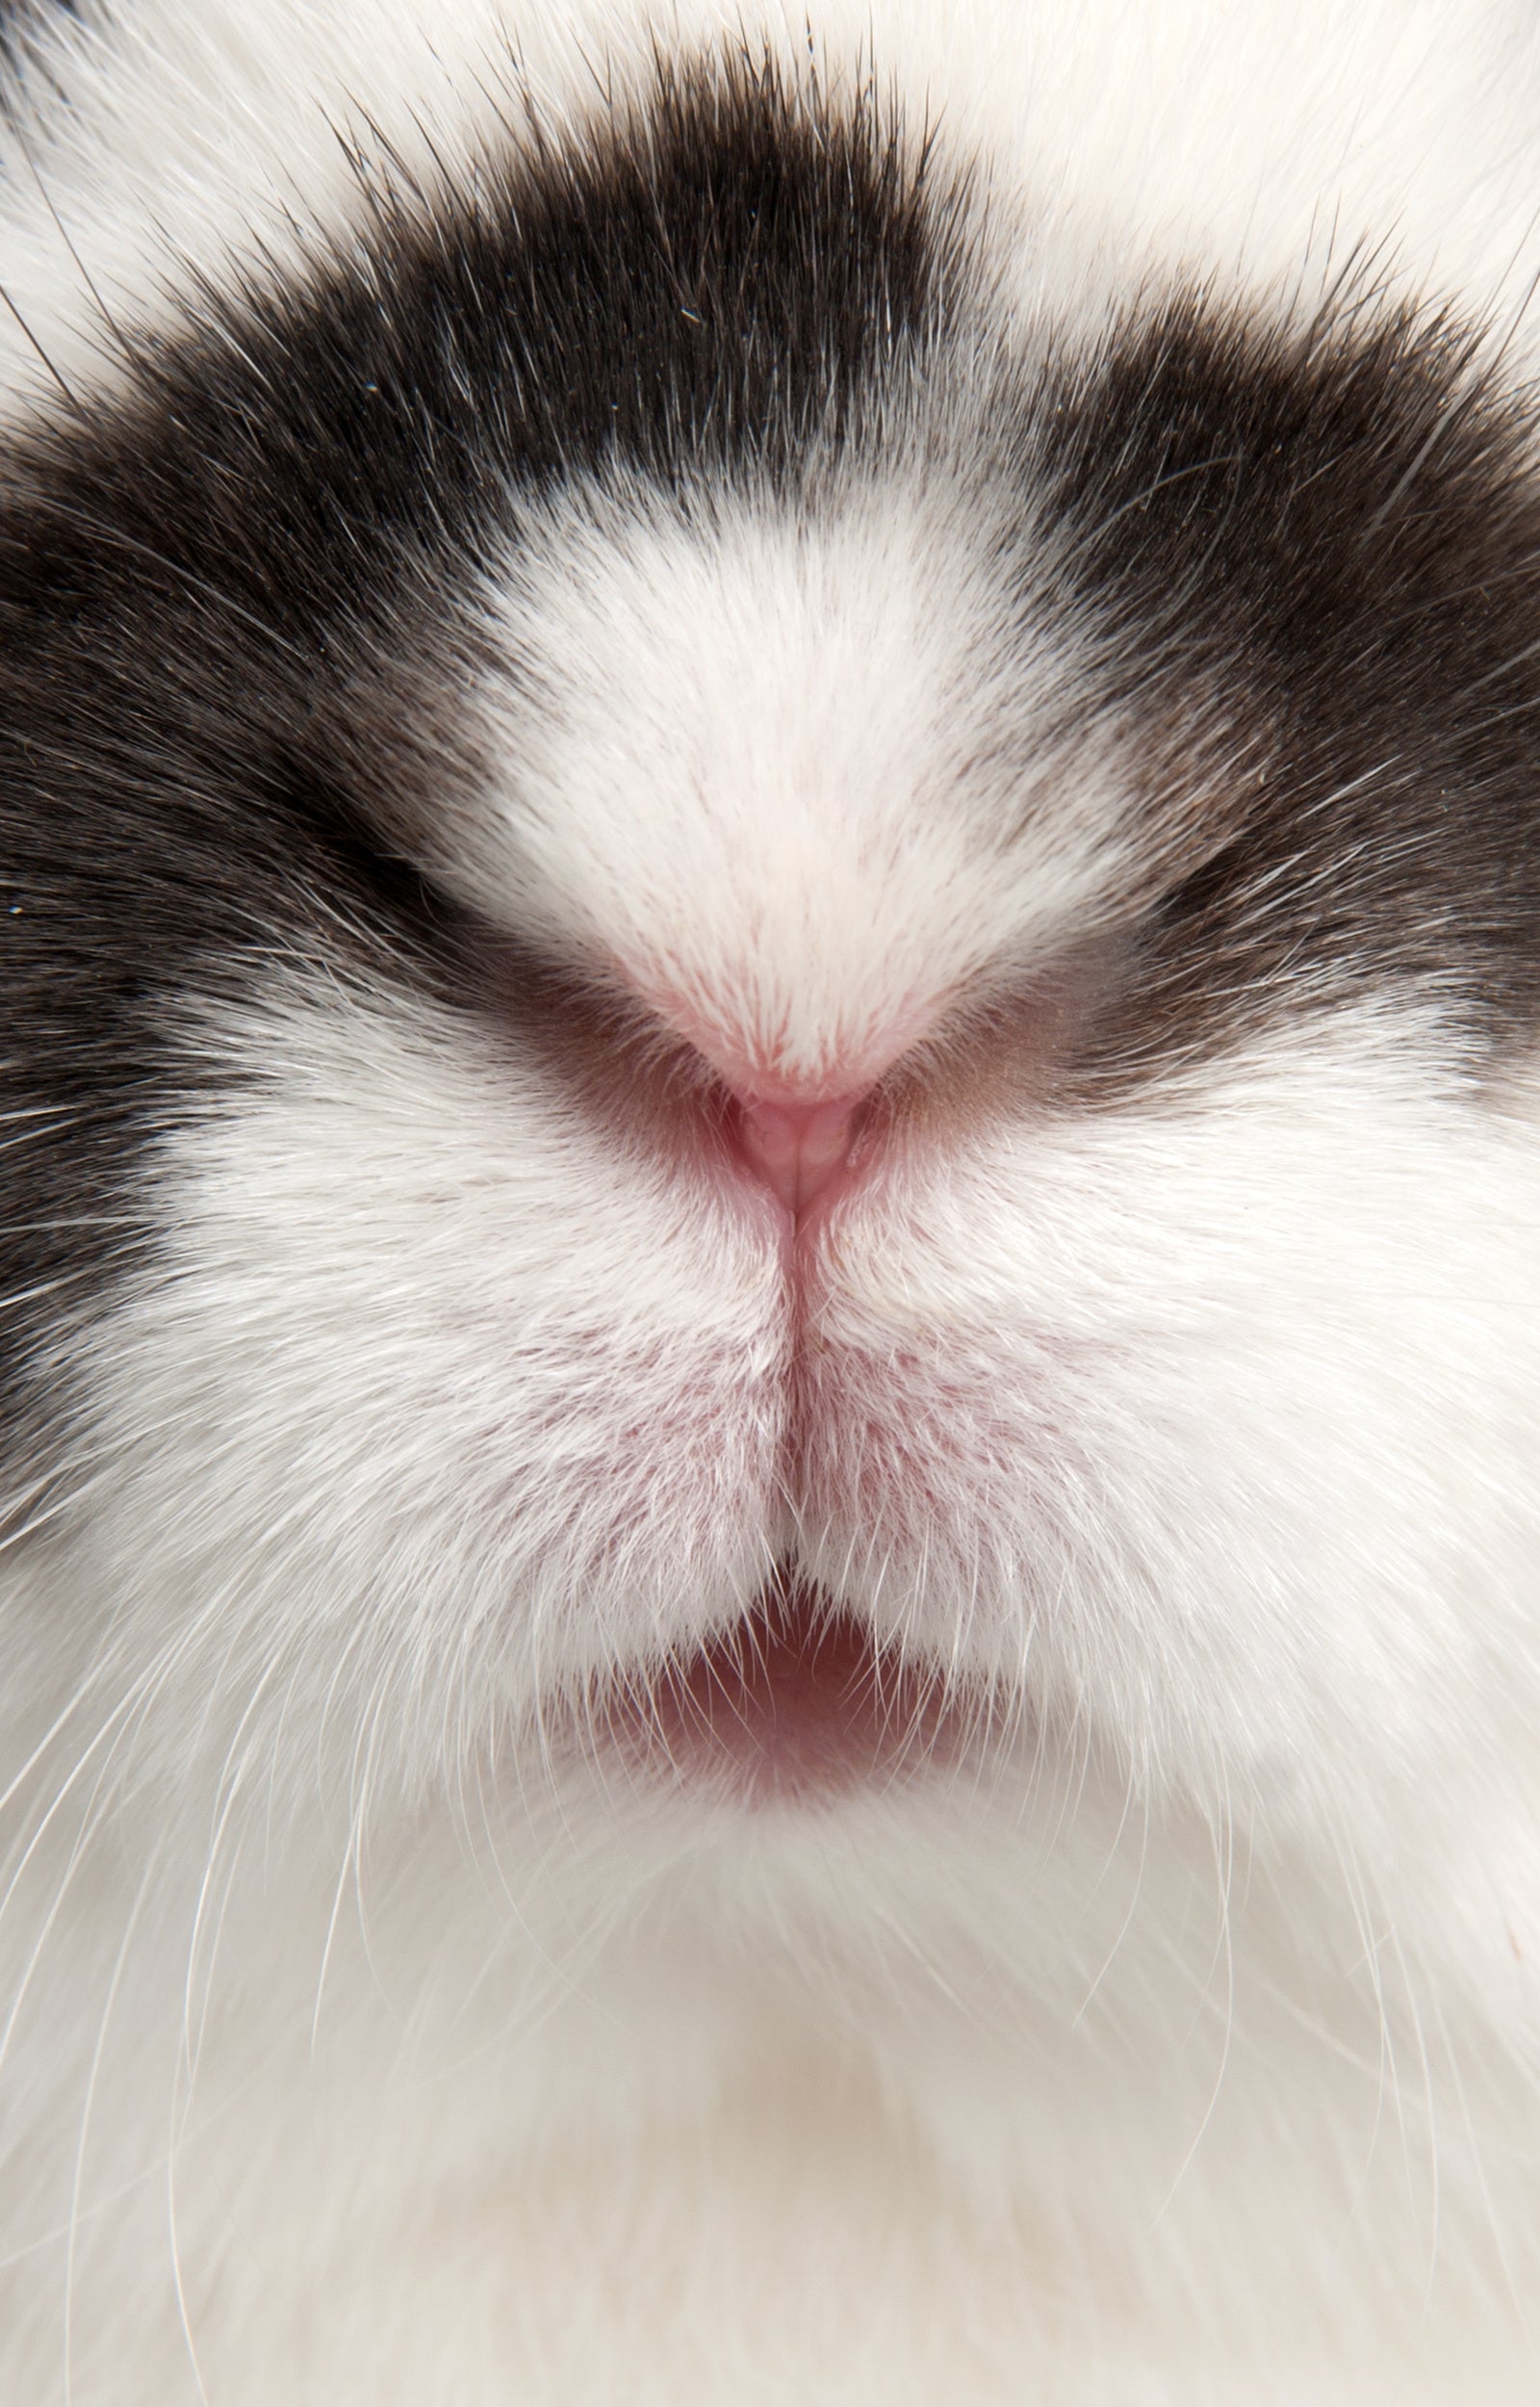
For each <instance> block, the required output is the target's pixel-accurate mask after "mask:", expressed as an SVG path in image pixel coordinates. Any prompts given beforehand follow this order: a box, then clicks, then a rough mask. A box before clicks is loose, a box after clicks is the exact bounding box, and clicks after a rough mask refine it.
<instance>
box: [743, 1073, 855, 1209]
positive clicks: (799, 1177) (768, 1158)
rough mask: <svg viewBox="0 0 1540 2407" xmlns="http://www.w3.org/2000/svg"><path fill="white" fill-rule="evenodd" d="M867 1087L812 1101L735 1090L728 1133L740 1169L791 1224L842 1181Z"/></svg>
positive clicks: (831, 1196)
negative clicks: (756, 1181)
mask: <svg viewBox="0 0 1540 2407" xmlns="http://www.w3.org/2000/svg"><path fill="white" fill-rule="evenodd" d="M869 1094H870V1089H869V1088H868V1089H866V1090H865V1092H864V1093H861V1094H857V1095H834V1096H829V1097H825V1098H823V1099H820V1100H817V1101H814V1102H804V1101H801V1100H797V1099H795V1098H793V1097H790V1096H776V1095H765V1094H754V1093H752V1092H751V1093H745V1092H743V1091H742V1090H741V1089H739V1090H737V1092H736V1097H735V1100H736V1102H737V1105H738V1109H737V1114H736V1118H735V1123H734V1126H733V1130H732V1133H733V1136H734V1138H735V1140H736V1152H737V1154H738V1158H739V1160H740V1161H741V1162H742V1164H743V1166H744V1168H745V1169H746V1170H748V1171H749V1172H751V1174H752V1175H753V1176H754V1177H755V1178H758V1179H760V1180H762V1181H763V1183H764V1185H765V1186H767V1187H768V1188H769V1190H770V1192H771V1194H772V1195H773V1196H774V1197H775V1199H776V1202H777V1203H778V1204H780V1205H781V1208H782V1210H783V1211H784V1212H786V1213H787V1214H789V1216H790V1219H791V1221H792V1224H793V1227H797V1226H799V1225H800V1224H801V1222H802V1221H803V1219H804V1216H805V1215H806V1214H807V1213H808V1212H809V1211H810V1210H811V1209H812V1206H813V1205H814V1204H820V1203H829V1202H832V1201H833V1200H834V1195H835V1194H836V1193H838V1192H840V1191H841V1190H842V1188H843V1187H844V1185H845V1184H846V1183H847V1180H846V1174H847V1172H848V1169H849V1164H850V1155H851V1150H852V1148H853V1146H854V1144H855V1142H856V1138H857V1135H858V1133H859V1131H860V1120H861V1116H862V1115H861V1107H862V1105H863V1104H864V1103H865V1101H866V1100H867V1096H868V1095H869Z"/></svg>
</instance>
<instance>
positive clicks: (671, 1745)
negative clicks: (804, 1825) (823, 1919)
mask: <svg viewBox="0 0 1540 2407" xmlns="http://www.w3.org/2000/svg"><path fill="white" fill-rule="evenodd" d="M955 1722H956V1717H955V1713H954V1710H953V1709H952V1708H951V1707H949V1706H948V1704H947V1702H946V1699H945V1697H944V1695H943V1694H942V1691H941V1686H940V1683H939V1681H938V1680H937V1679H936V1678H934V1677H930V1676H927V1675H926V1674H925V1673H923V1672H920V1671H916V1670H914V1669H911V1668H909V1667H907V1666H903V1665H900V1664H899V1663H897V1662H896V1661H895V1660H893V1659H892V1658H890V1657H888V1656H886V1655H885V1654H884V1653H883V1651H882V1650H881V1649H880V1648H878V1647H877V1646H876V1645H875V1644H874V1643H873V1642H872V1640H871V1638H870V1637H869V1636H868V1634H867V1633H866V1632H865V1631H864V1630H862V1629H861V1627H860V1624H859V1623H857V1622H855V1621H853V1620H852V1619H851V1618H849V1617H848V1616H846V1615H842V1614H834V1615H832V1614H830V1613H829V1612H828V1611H827V1610H826V1609H824V1608H822V1607H821V1605H820V1603H819V1600H818V1599H817V1597H816V1595H815V1594H814V1593H813V1592H809V1591H807V1590H804V1589H801V1588H799V1589H798V1590H796V1591H795V1592H793V1593H792V1594H791V1595H789V1596H785V1595H780V1594H778V1595H776V1596H774V1597H770V1598H767V1599H765V1600H763V1601H762V1602H761V1604H760V1605H759V1606H758V1607H757V1609H756V1611H755V1612H754V1613H753V1614H752V1615H751V1616H750V1617H749V1618H747V1619H746V1620H745V1621H742V1622H740V1623H739V1624H738V1625H737V1626H736V1627H735V1628H734V1629H733V1630H732V1632H730V1633H729V1634H727V1635H726V1636H724V1637H723V1638H720V1639H718V1640H716V1641H715V1642H714V1643H712V1644H711V1645H710V1646H709V1647H707V1648H706V1649H705V1650H704V1651H703V1652H702V1653H700V1654H699V1655H695V1656H693V1657H691V1658H690V1659H689V1660H688V1661H687V1662H682V1663H680V1664H678V1665H676V1666H673V1667H666V1668H665V1669H663V1670H662V1671H660V1672H659V1673H658V1674H657V1676H656V1678H655V1681H654V1683H653V1686H652V1688H651V1690H650V1691H649V1692H648V1694H647V1695H645V1696H640V1697H639V1696H633V1695H628V1696H627V1698H626V1699H625V1701H624V1702H617V1703H615V1704H612V1705H611V1706H610V1707H609V1708H608V1709H607V1710H606V1711H605V1712H604V1714H603V1717H602V1718H601V1726H602V1728H603V1732H604V1733H605V1735H607V1736H609V1737H610V1738H612V1739H613V1740H614V1741H615V1742H616V1743H618V1745H619V1746H620V1747H621V1749H622V1751H623V1752H624V1754H625V1755H626V1756H627V1757H628V1758H629V1760H630V1761H631V1762H632V1763H633V1764H634V1765H636V1767H637V1768H638V1769H640V1770H644V1771H645V1772H646V1773H648V1774H649V1775H650V1776H652V1777H654V1778H658V1777H661V1778H663V1779H665V1780H667V1781H668V1782H669V1783H670V1784H674V1783H678V1784H681V1785H685V1786H689V1787H704V1788H713V1789H716V1790H718V1791H720V1792H723V1793H725V1794H730V1795H732V1796H734V1797H735V1798H737V1799H741V1800H747V1801H751V1802H756V1803H783V1802H786V1801H796V1802H800V1803H816V1802H818V1801H819V1800H821V1799H832V1798H835V1797H839V1796H843V1795H846V1794H848V1793H849V1792H850V1791H851V1790H853V1789H857V1788H860V1787H864V1786H868V1785H871V1784H874V1783H876V1784H883V1783H886V1782H888V1781H892V1780H901V1779H903V1778H905V1777H906V1776H908V1775H911V1774H913V1773H920V1772H923V1771H927V1770H930V1769H932V1768H934V1767H935V1766H936V1765H937V1762H938V1761H942V1760H945V1759H946V1758H947V1757H948V1756H950V1754H951V1753H952V1752H953V1749H954V1746H955V1742H956V1738H957V1735H958V1733H957V1730H956V1726H955Z"/></svg>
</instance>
